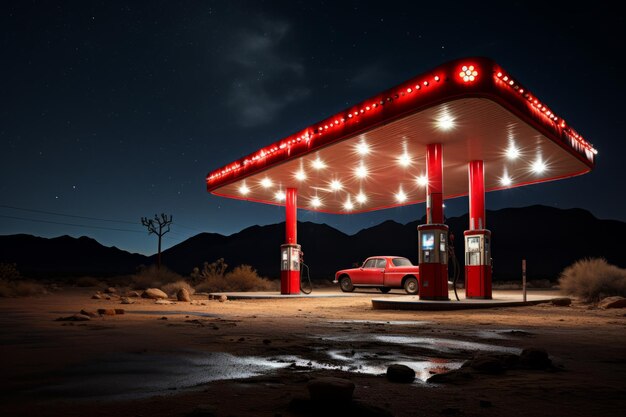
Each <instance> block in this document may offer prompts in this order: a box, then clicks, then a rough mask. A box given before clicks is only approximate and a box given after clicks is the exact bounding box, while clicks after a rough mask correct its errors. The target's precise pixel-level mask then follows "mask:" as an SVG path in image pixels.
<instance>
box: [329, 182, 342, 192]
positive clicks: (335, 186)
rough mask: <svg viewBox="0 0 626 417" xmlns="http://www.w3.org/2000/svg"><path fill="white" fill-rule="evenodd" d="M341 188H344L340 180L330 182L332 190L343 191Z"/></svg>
mask: <svg viewBox="0 0 626 417" xmlns="http://www.w3.org/2000/svg"><path fill="white" fill-rule="evenodd" d="M341 187H342V185H341V181H339V180H332V181H331V182H330V188H332V189H333V190H335V191H339V190H341Z"/></svg>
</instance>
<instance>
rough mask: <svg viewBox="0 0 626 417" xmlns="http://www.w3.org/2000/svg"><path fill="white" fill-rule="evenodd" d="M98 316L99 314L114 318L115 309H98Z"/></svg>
mask: <svg viewBox="0 0 626 417" xmlns="http://www.w3.org/2000/svg"><path fill="white" fill-rule="evenodd" d="M98 314H100V315H101V316H114V315H115V309H114V308H99V309H98Z"/></svg>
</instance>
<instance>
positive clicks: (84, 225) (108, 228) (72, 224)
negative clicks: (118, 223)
mask: <svg viewBox="0 0 626 417" xmlns="http://www.w3.org/2000/svg"><path fill="white" fill-rule="evenodd" d="M0 217H4V218H6V219H15V220H24V221H28V222H35V223H50V224H59V225H63V226H75V227H84V228H86V229H102V230H114V231H117V232H133V233H145V231H143V230H130V229H118V228H114V227H102V226H89V225H86V224H75V223H63V222H54V221H51V220H38V219H27V218H25V217H17V216H5V215H3V214H0Z"/></svg>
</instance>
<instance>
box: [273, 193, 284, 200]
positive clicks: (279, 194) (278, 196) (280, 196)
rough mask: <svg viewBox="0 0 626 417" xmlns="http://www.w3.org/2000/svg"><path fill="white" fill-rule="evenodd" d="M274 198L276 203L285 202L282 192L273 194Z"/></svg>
mask: <svg viewBox="0 0 626 417" xmlns="http://www.w3.org/2000/svg"><path fill="white" fill-rule="evenodd" d="M275 197H276V200H278V201H284V200H285V193H284V192H282V191H278V192H277V193H276V194H275Z"/></svg>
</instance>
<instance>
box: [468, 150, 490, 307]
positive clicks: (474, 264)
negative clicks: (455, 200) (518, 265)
mask: <svg viewBox="0 0 626 417" xmlns="http://www.w3.org/2000/svg"><path fill="white" fill-rule="evenodd" d="M467 169H468V179H469V230H466V231H465V233H464V235H465V297H466V298H481V299H491V232H490V231H489V230H487V229H486V226H487V225H486V219H485V168H484V163H483V161H470V163H469V164H468V166H467Z"/></svg>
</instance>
